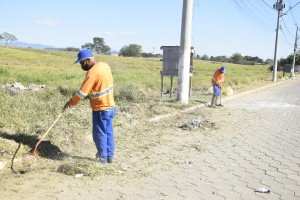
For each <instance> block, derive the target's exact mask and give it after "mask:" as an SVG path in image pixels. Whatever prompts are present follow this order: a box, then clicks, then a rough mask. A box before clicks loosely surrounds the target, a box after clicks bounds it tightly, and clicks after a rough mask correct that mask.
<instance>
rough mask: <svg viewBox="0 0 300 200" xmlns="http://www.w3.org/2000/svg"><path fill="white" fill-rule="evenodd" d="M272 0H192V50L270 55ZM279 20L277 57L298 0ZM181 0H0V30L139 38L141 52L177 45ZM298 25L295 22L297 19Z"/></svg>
mask: <svg viewBox="0 0 300 200" xmlns="http://www.w3.org/2000/svg"><path fill="white" fill-rule="evenodd" d="M275 2H276V0H205V1H204V0H195V1H194V11H193V23H192V24H193V31H192V45H193V46H194V48H195V51H196V54H199V55H201V56H202V55H203V54H206V55H208V56H223V55H224V56H228V57H229V56H232V54H234V53H240V54H242V55H243V56H246V55H249V56H258V57H260V58H263V59H266V58H270V59H273V58H274V49H275V36H276V35H275V34H276V32H275V30H276V23H277V10H274V9H272V7H273V4H274V3H275ZM285 3H286V7H285V8H284V10H283V13H285V12H287V11H288V10H289V8H290V7H293V6H294V5H296V6H295V7H294V8H293V9H292V10H290V11H288V12H287V13H286V15H284V16H283V17H282V19H283V20H281V31H280V34H279V43H278V54H277V55H278V58H281V57H283V58H286V57H287V56H288V55H289V54H292V53H293V50H294V42H295V35H296V25H295V24H296V23H300V4H299V5H297V3H299V0H285ZM182 4H183V1H182V0H148V1H146V0H84V1H83V0H81V1H78V0H26V1H25V0H24V1H20V0H0V8H1V12H0V19H1V21H0V33H3V32H8V33H11V34H14V35H15V36H16V37H17V38H18V41H21V42H27V43H35V44H44V45H50V46H54V47H77V48H80V47H81V45H83V44H85V43H89V42H92V40H93V37H101V38H104V41H105V43H106V44H107V45H108V46H110V47H111V49H113V50H120V49H121V48H122V47H123V46H124V45H129V44H139V45H141V46H142V49H143V51H144V52H149V53H150V52H151V53H152V52H154V53H162V50H161V49H160V47H161V46H164V45H171V46H172V45H180V34H181V18H182ZM298 25H299V24H298Z"/></svg>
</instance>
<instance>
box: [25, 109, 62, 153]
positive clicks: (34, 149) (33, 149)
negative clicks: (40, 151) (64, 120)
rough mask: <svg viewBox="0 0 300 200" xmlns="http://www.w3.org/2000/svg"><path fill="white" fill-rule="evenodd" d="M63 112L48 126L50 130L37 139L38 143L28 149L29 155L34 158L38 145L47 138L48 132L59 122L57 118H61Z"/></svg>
mask: <svg viewBox="0 0 300 200" xmlns="http://www.w3.org/2000/svg"><path fill="white" fill-rule="evenodd" d="M62 114H63V112H61V113H60V114H59V115H58V117H57V118H56V120H55V121H54V122H53V124H52V125H51V126H50V128H49V129H48V130H47V131H46V133H44V135H43V136H42V137H41V138H40V139H39V141H38V142H37V143H36V145H35V146H34V147H33V148H32V149H30V151H29V153H30V154H31V155H32V156H35V154H36V151H37V148H38V146H39V144H40V143H41V142H42V141H43V139H44V138H45V137H46V136H47V134H48V133H49V131H50V130H51V129H52V127H53V126H54V124H56V122H57V121H58V120H59V118H60V117H61V116H62Z"/></svg>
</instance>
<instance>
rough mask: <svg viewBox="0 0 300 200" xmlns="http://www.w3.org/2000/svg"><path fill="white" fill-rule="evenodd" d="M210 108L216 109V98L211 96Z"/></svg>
mask: <svg viewBox="0 0 300 200" xmlns="http://www.w3.org/2000/svg"><path fill="white" fill-rule="evenodd" d="M209 107H211V108H215V107H216V96H215V95H213V97H212V99H211V104H210V106H209Z"/></svg>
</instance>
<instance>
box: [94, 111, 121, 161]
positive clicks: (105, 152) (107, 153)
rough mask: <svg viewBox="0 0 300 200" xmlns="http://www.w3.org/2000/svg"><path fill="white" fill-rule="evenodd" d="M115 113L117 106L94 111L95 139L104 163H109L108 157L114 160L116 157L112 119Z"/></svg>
mask: <svg viewBox="0 0 300 200" xmlns="http://www.w3.org/2000/svg"><path fill="white" fill-rule="evenodd" d="M115 114H116V108H110V109H107V110H102V111H93V139H94V142H95V145H96V148H97V150H98V156H99V157H100V161H101V162H102V163H107V159H111V160H113V158H114V151H115V143H114V130H113V123H112V121H113V118H114V117H115Z"/></svg>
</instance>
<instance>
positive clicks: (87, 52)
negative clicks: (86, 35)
mask: <svg viewBox="0 0 300 200" xmlns="http://www.w3.org/2000/svg"><path fill="white" fill-rule="evenodd" d="M77 56H78V59H77V60H76V61H75V62H74V64H75V63H78V62H80V61H82V60H84V59H87V58H93V57H94V56H93V53H92V52H91V50H89V49H82V50H80V51H79V53H78V55H77Z"/></svg>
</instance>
